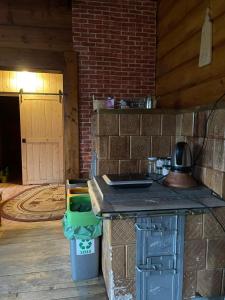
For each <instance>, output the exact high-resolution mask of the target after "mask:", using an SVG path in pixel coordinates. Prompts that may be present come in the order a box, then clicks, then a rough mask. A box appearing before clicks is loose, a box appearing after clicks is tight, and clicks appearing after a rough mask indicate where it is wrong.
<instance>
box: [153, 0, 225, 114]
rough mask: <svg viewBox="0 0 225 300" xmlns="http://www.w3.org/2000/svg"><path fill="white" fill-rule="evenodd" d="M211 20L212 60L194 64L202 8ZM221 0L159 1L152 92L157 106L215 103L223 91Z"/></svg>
mask: <svg viewBox="0 0 225 300" xmlns="http://www.w3.org/2000/svg"><path fill="white" fill-rule="evenodd" d="M207 7H210V8H211V18H212V21H213V59H212V63H211V64H210V65H208V66H204V67H201V68H199V67H198V60H199V52H200V41H201V29H202V25H203V22H204V17H205V12H206V8H207ZM224 28H225V0H160V1H159V4H158V52H157V75H156V78H157V82H156V94H157V96H159V101H158V106H159V107H170V108H171V107H173V108H185V107H191V106H196V105H204V104H209V103H213V102H215V101H216V100H217V99H218V98H219V97H220V96H221V95H222V94H223V93H225V59H224V54H225V33H224Z"/></svg>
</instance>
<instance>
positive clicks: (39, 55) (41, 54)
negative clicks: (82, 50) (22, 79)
mask: <svg viewBox="0 0 225 300" xmlns="http://www.w3.org/2000/svg"><path fill="white" fill-rule="evenodd" d="M34 58H35V59H34ZM6 68H7V69H10V70H15V69H18V70H30V71H32V70H42V71H43V70H45V71H54V70H57V71H60V70H62V69H63V68H64V59H63V53H61V52H59V51H48V50H35V49H17V48H7V47H6V48H4V47H0V69H6Z"/></svg>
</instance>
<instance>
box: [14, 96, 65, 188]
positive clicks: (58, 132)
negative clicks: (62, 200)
mask: <svg viewBox="0 0 225 300" xmlns="http://www.w3.org/2000/svg"><path fill="white" fill-rule="evenodd" d="M20 123H21V143H22V145H21V147H22V170H23V171H22V173H23V184H42V183H61V182H63V181H64V158H63V109H62V103H61V102H60V101H59V96H40V95H37V96H35V95H22V97H21V103H20Z"/></svg>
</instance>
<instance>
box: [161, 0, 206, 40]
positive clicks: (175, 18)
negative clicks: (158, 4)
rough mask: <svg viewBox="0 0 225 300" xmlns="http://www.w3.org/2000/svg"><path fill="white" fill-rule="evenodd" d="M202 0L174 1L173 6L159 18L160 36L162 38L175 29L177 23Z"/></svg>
mask: <svg viewBox="0 0 225 300" xmlns="http://www.w3.org/2000/svg"><path fill="white" fill-rule="evenodd" d="M201 1H202V0H192V1H186V0H179V1H174V3H173V5H172V7H171V8H170V9H168V11H167V13H166V14H165V15H164V16H163V17H162V18H161V19H159V24H158V35H159V38H162V37H163V36H164V35H166V34H167V33H168V32H170V31H171V30H173V29H174V28H175V27H176V25H177V24H179V23H180V22H182V20H183V18H184V17H185V16H186V14H188V13H189V12H190V11H191V10H192V9H194V8H195V7H196V6H198V5H199V3H200V2H201ZM162 2H163V1H162ZM159 11H160V8H159Z"/></svg>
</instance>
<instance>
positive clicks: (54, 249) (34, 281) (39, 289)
mask: <svg viewBox="0 0 225 300" xmlns="http://www.w3.org/2000/svg"><path fill="white" fill-rule="evenodd" d="M14 299H16V300H53V299H63V300H72V299H74V300H106V299H107V297H106V292H105V287H104V282H103V279H102V278H98V279H93V280H88V281H81V282H77V283H74V282H73V281H72V280H71V277H70V258H69V242H68V241H67V240H66V239H65V238H64V236H63V233H62V225H61V222H60V221H52V222H42V223H21V222H12V221H11V222H9V221H7V220H4V219H3V222H2V226H1V227H0V300H14Z"/></svg>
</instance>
